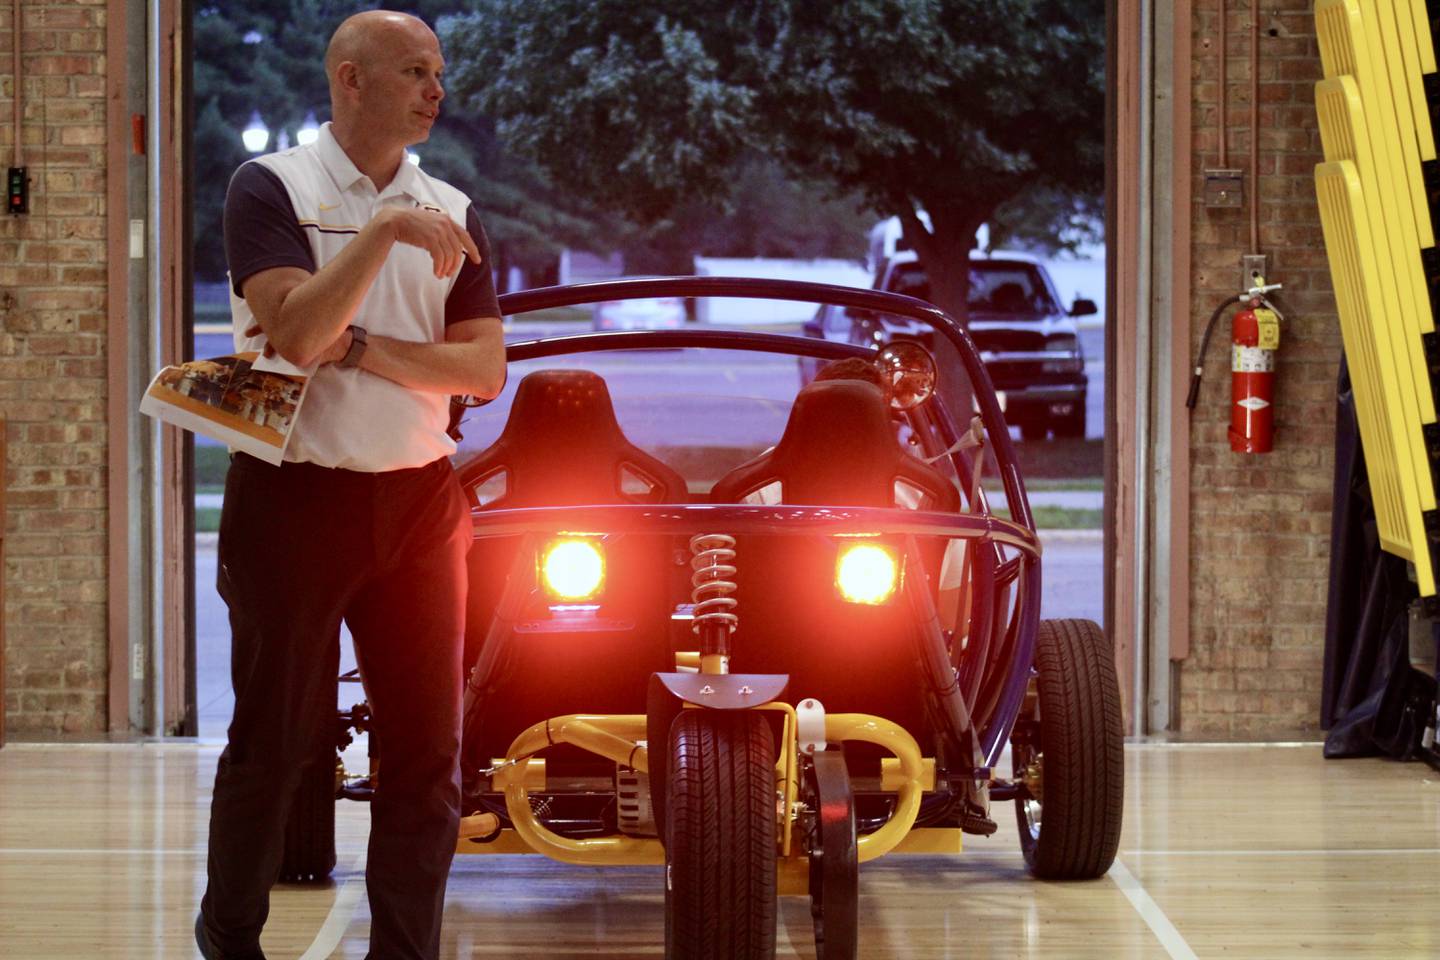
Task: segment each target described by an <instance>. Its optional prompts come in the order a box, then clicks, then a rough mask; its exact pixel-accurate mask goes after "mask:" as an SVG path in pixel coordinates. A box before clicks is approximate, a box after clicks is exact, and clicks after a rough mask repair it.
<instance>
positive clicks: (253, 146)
mask: <svg viewBox="0 0 1440 960" xmlns="http://www.w3.org/2000/svg"><path fill="white" fill-rule="evenodd" d="M240 139H241V140H243V141H244V142H245V149H246V150H249V151H250V152H251V153H264V152H265V145H266V144H268V143H269V142H270V128H269V127H267V126H265V121H264V120H261V119H260V111H259V110H252V111H250V122H249V123H247V124H246V125H245V129H244V130H242V131H241V132H240Z"/></svg>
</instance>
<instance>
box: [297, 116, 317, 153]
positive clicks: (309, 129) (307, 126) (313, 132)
mask: <svg viewBox="0 0 1440 960" xmlns="http://www.w3.org/2000/svg"><path fill="white" fill-rule="evenodd" d="M319 137H320V124H318V123H316V122H315V111H314V110H307V111H306V112H305V122H304V123H302V124H300V129H299V130H296V131H295V142H296V143H298V144H300V146H302V147H303V146H305V145H306V144H309V143H314V142H315V141H316V140H317V139H319Z"/></svg>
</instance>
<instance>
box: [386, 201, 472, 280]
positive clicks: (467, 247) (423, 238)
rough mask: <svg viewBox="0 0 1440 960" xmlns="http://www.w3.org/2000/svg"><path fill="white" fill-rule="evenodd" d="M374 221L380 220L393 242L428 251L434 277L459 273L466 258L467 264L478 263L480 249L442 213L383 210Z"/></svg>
mask: <svg viewBox="0 0 1440 960" xmlns="http://www.w3.org/2000/svg"><path fill="white" fill-rule="evenodd" d="M376 219H379V220H383V222H384V224H385V226H386V227H387V228H388V229H390V230H391V231H392V233H391V235H392V236H393V237H394V238H395V241H396V242H397V243H405V244H409V245H410V246H412V247H419V248H420V249H422V250H426V251H429V253H430V259H431V260H433V261H434V262H435V276H437V277H448V276H450V275H451V274H453V273H454V272H455V271H457V270H459V269H460V265H461V264H462V263H464V262H465V258H466V257H469V258H470V262H471V263H475V264H479V262H480V250H479V248H478V247H476V246H475V241H474V240H473V239H472V238H471V237H470V234H469V232H467V231H466V230H465V229H464V228H463V227H461V226H460V225H459V224H457V223H456V222H455V221H454V220H451V219H450V218H449V217H448V216H447V215H445V214H443V213H435V212H433V211H431V210H406V209H401V208H399V207H386V208H385V209H384V210H382V211H381V213H380V214H379V216H378V217H376Z"/></svg>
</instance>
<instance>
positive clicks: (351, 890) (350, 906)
mask: <svg viewBox="0 0 1440 960" xmlns="http://www.w3.org/2000/svg"><path fill="white" fill-rule="evenodd" d="M364 892H365V854H364V852H363V851H362V852H361V854H360V855H359V856H357V857H356V858H355V862H354V863H353V864H351V865H350V878H349V879H348V880H346V881H345V886H343V887H341V888H340V892H339V893H337V894H336V895H335V903H334V905H333V906H331V907H330V912H329V913H328V914H327V915H326V916H325V922H324V923H322V924H321V925H320V932H319V933H317V934H315V939H314V940H313V941H312V942H311V944H310V946H309V948H308V949H306V951H305V952H304V953H302V954H301V955H300V960H324V958H325V957H328V956H330V954H332V953H334V952H335V948H336V947H338V946H340V940H341V939H342V938H343V937H344V936H345V931H346V930H347V929H349V927H350V923H351V921H352V920H354V919H355V910H356V909H357V908H358V907H359V906H360V896H361V894H363V893H364Z"/></svg>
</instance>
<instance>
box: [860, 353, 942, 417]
mask: <svg viewBox="0 0 1440 960" xmlns="http://www.w3.org/2000/svg"><path fill="white" fill-rule="evenodd" d="M875 366H877V367H879V368H880V372H881V373H882V374H883V375H884V377H885V379H886V381H887V382H889V384H890V406H892V407H893V408H895V409H896V410H911V409H914V408H915V407H918V406H920V404H922V403H924V402H925V401H926V400H929V399H930V397H931V396H932V395H934V393H935V382H936V380H937V378H938V374H937V372H936V366H935V358H934V357H932V356H931V355H930V351H929V350H926V349H925V348H924V347H923V346H921V345H920V344H918V343H916V342H915V341H913V340H897V341H895V342H893V343H891V344H890V345H889V346H887V347H885V349H883V350H881V351H880V355H879V356H877V357H876V358H875Z"/></svg>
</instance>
